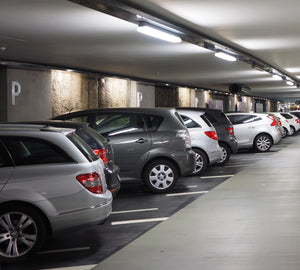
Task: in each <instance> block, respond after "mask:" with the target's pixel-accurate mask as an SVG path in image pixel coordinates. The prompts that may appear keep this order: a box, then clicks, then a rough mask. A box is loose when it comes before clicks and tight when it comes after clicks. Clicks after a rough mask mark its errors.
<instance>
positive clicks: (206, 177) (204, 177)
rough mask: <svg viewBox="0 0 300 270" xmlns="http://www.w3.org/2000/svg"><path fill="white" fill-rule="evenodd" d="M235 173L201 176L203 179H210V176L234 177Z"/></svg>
mask: <svg viewBox="0 0 300 270" xmlns="http://www.w3.org/2000/svg"><path fill="white" fill-rule="evenodd" d="M232 176H234V174H228V175H213V176H201V177H200V178H201V179H210V178H223V177H232Z"/></svg>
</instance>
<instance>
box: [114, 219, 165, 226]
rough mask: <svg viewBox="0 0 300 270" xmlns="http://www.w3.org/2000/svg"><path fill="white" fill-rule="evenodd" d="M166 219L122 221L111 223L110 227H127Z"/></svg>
mask: <svg viewBox="0 0 300 270" xmlns="http://www.w3.org/2000/svg"><path fill="white" fill-rule="evenodd" d="M167 219H168V217H162V218H147V219H133V220H123V221H114V222H112V223H111V225H112V226H115V225H127V224H136V223H145V222H158V221H165V220H167Z"/></svg>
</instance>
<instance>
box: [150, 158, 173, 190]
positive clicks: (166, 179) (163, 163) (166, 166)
mask: <svg viewBox="0 0 300 270" xmlns="http://www.w3.org/2000/svg"><path fill="white" fill-rule="evenodd" d="M177 180H178V169H177V167H176V165H174V163H173V162H171V161H168V160H165V159H158V160H154V161H152V162H151V163H149V164H148V165H147V166H146V168H145V171H144V183H145V185H146V186H147V188H148V189H150V191H152V192H155V193H164V192H168V191H170V190H171V189H172V188H173V187H174V186H175V184H176V182H177Z"/></svg>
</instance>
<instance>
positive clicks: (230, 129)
mask: <svg viewBox="0 0 300 270" xmlns="http://www.w3.org/2000/svg"><path fill="white" fill-rule="evenodd" d="M226 129H227V130H228V132H229V133H230V134H232V135H234V130H233V127H228V128H226Z"/></svg>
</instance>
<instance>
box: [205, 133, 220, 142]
mask: <svg viewBox="0 0 300 270" xmlns="http://www.w3.org/2000/svg"><path fill="white" fill-rule="evenodd" d="M204 134H205V135H206V136H208V137H209V138H211V139H213V140H218V136H217V133H216V132H214V131H204Z"/></svg>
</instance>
